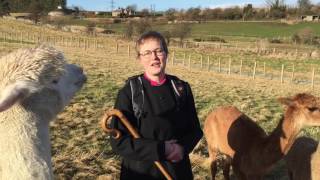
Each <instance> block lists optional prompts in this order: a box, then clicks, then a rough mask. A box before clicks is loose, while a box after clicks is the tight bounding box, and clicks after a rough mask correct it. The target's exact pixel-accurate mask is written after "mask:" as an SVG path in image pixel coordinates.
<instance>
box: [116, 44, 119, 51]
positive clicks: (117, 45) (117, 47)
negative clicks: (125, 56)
mask: <svg viewBox="0 0 320 180" xmlns="http://www.w3.org/2000/svg"><path fill="white" fill-rule="evenodd" d="M116 52H117V54H118V52H119V44H118V42H117V43H116Z"/></svg>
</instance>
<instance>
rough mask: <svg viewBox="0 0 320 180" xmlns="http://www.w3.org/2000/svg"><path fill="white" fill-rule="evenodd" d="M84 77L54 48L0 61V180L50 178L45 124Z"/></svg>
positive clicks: (27, 51)
mask: <svg viewBox="0 0 320 180" xmlns="http://www.w3.org/2000/svg"><path fill="white" fill-rule="evenodd" d="M85 80H86V76H85V75H84V74H83V71H82V69H81V68H79V67H78V66H75V65H72V64H67V62H66V61H65V59H64V57H63V54H62V53H60V52H59V51H57V50H56V49H54V48H51V47H46V46H40V47H37V48H33V49H21V50H18V51H16V52H13V53H10V54H8V55H6V56H4V57H2V58H1V59H0V179H1V180H11V179H12V180H24V179H25V180H31V179H32V180H33V179H41V180H42V179H53V174H52V167H51V150H50V137H49V122H50V120H52V119H53V118H54V117H55V116H56V115H57V114H58V113H59V112H60V111H61V110H63V108H64V107H65V106H66V105H67V104H68V103H69V101H70V99H71V98H72V97H73V96H74V94H75V93H76V92H77V91H78V90H80V88H81V87H82V85H83V83H84V82H85Z"/></svg>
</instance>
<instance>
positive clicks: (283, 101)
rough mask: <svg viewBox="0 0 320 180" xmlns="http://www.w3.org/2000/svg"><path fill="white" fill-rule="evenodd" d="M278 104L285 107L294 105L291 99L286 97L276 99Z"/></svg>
mask: <svg viewBox="0 0 320 180" xmlns="http://www.w3.org/2000/svg"><path fill="white" fill-rule="evenodd" d="M278 102H279V103H281V104H283V105H286V106H293V105H294V102H293V101H292V99H291V98H288V97H281V98H278Z"/></svg>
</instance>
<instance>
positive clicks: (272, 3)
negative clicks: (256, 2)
mask: <svg viewBox="0 0 320 180" xmlns="http://www.w3.org/2000/svg"><path fill="white" fill-rule="evenodd" d="M266 3H267V5H268V7H269V9H270V11H269V17H271V18H284V17H286V9H287V7H286V5H285V2H284V0H266Z"/></svg>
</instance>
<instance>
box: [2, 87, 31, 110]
mask: <svg viewBox="0 0 320 180" xmlns="http://www.w3.org/2000/svg"><path fill="white" fill-rule="evenodd" d="M30 87H34V86H30V84H29V83H21V82H20V83H15V84H13V85H9V86H7V87H5V88H4V89H3V91H2V92H1V97H0V112H2V111H5V110H7V109H9V108H10V107H11V106H13V105H14V104H15V103H16V102H18V101H19V100H21V99H23V98H25V97H27V96H28V95H29V94H30V93H31V92H33V91H35V90H36V88H30Z"/></svg>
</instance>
